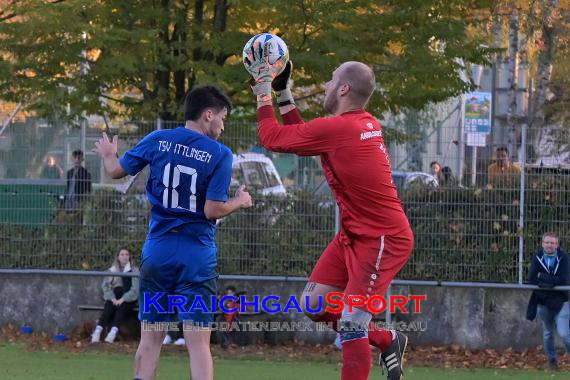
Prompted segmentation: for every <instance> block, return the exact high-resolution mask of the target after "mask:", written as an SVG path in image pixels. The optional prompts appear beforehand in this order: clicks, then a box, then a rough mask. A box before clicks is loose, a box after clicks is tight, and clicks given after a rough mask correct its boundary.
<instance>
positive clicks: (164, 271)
mask: <svg viewBox="0 0 570 380" xmlns="http://www.w3.org/2000/svg"><path fill="white" fill-rule="evenodd" d="M217 279H218V272H217V259H216V247H215V246H214V245H212V246H206V245H204V244H203V243H201V242H200V241H199V240H197V239H196V238H195V237H192V236H189V235H187V234H182V233H177V232H169V233H167V234H165V235H163V236H160V237H158V238H147V240H146V242H145V244H144V247H143V252H142V260H141V268H140V294H139V320H141V321H147V322H172V321H174V318H175V316H176V312H178V311H179V308H178V307H173V308H171V309H172V310H173V313H169V297H168V296H182V297H183V301H182V302H177V303H178V304H180V305H182V309H183V311H180V312H178V320H179V321H180V322H184V321H193V322H197V323H201V324H203V325H205V326H206V325H208V324H209V323H211V322H213V321H214V312H215V310H216V307H215V305H213V304H212V296H214V297H215V296H216V293H217ZM159 293H163V294H162V295H160V296H159ZM172 299H173V297H171V300H172ZM145 300H146V303H147V304H148V305H145ZM151 300H154V302H150V301H151ZM180 300H181V299H180V298H179V297H178V298H177V301H180ZM200 301H201V302H200ZM171 303H172V301H171ZM157 304H158V305H159V307H157V306H156V305H157ZM145 306H148V307H146V309H145ZM192 306H195V307H194V308H192ZM204 306H205V307H204ZM203 309H206V310H203ZM163 310H164V312H163Z"/></svg>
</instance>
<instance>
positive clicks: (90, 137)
mask: <svg viewBox="0 0 570 380" xmlns="http://www.w3.org/2000/svg"><path fill="white" fill-rule="evenodd" d="M456 111H457V110H455V109H454V108H453V107H450V109H449V112H447V113H445V115H444V117H441V118H439V120H432V119H425V118H422V116H421V115H420V114H416V115H413V117H412V116H408V117H407V118H406V119H391V120H387V121H385V123H383V124H386V125H387V129H388V130H391V131H397V132H399V133H400V132H402V133H405V134H407V135H408V136H411V137H412V138H410V139H408V140H407V141H403V142H400V143H396V142H394V141H387V143H388V145H389V148H390V153H391V157H392V167H393V171H394V182H395V184H396V186H397V187H398V191H399V194H400V197H401V199H402V202H403V204H404V207H405V210H406V213H407V215H408V217H409V219H410V222H411V224H412V228H413V229H414V233H415V239H416V243H415V249H414V253H413V256H412V258H411V260H410V263H409V264H408V265H407V266H406V267H405V269H404V270H403V272H402V273H401V274H400V278H402V279H418V280H428V279H430V280H431V279H435V280H448V281H490V282H509V283H514V282H521V281H523V279H524V278H525V276H526V274H525V273H526V272H525V271H526V269H525V268H526V263H527V262H528V261H529V258H530V254H531V253H532V252H533V251H534V250H535V249H536V248H537V247H538V246H539V245H540V236H541V235H542V233H544V232H545V231H547V230H553V231H555V232H557V233H559V234H560V235H561V241H562V243H563V242H564V241H565V239H567V238H568V237H569V236H570V211H569V207H570V206H569V204H570V199H569V194H570V176H569V175H568V174H570V169H569V168H570V166H568V153H567V147H566V146H565V145H564V143H563V142H565V141H569V139H568V138H567V137H568V136H566V139H564V136H565V135H564V130H562V129H556V130H528V131H526V130H521V131H519V132H518V136H517V139H516V140H515V141H526V142H527V143H526V144H525V145H523V144H521V143H519V144H517V143H512V144H505V145H507V147H508V148H509V152H508V153H507V155H506V158H507V159H508V160H507V161H505V165H503V161H502V159H501V157H499V160H500V161H501V162H500V164H499V165H494V166H491V165H493V164H496V162H497V148H498V147H501V146H502V145H503V144H500V143H498V142H497V138H495V137H494V136H493V135H492V134H491V135H489V136H484V137H483V140H484V141H481V136H479V141H478V142H477V143H478V144H479V145H481V144H484V146H479V147H474V146H471V145H468V144H470V143H473V141H471V142H470V141H464V140H463V139H461V138H460V137H461V133H460V132H458V131H459V128H458V124H457V115H454V112H456ZM178 125H179V123H164V122H163V123H156V122H149V123H139V122H133V123H129V124H127V125H122V126H121V128H120V129H118V130H115V129H114V128H113V127H112V126H106V125H104V124H103V125H98V126H97V125H94V124H92V127H90V128H87V131H86V134H85V146H86V152H85V162H84V163H83V166H84V167H85V168H86V169H87V170H88V171H89V173H90V175H91V182H92V191H91V193H89V194H88V195H85V196H84V197H83V198H82V200H81V201H80V202H79V203H78V205H77V207H76V208H74V209H72V210H70V209H67V210H66V208H65V207H64V202H63V199H64V196H65V194H66V191H67V188H66V186H67V185H66V180H65V176H66V172H67V171H68V170H70V169H71V168H72V166H73V162H72V159H71V153H72V152H73V151H74V150H75V149H78V148H79V147H80V146H81V136H80V131H79V130H77V129H70V128H66V127H64V126H59V125H52V124H48V123H42V122H39V121H37V120H33V119H28V120H27V121H25V122H18V123H14V124H11V125H10V126H9V127H8V128H7V129H6V130H5V131H4V133H3V134H2V135H1V136H0V223H1V224H0V232H1V233H0V268H52V269H84V270H97V269H106V268H107V267H109V266H110V263H111V261H112V257H113V255H114V254H115V253H116V252H117V251H118V250H119V249H120V248H121V247H126V248H129V249H130V250H131V251H132V252H134V253H139V252H140V250H141V247H142V244H143V242H144V238H145V234H146V229H147V225H148V215H149V209H148V206H147V204H146V201H145V197H144V185H145V179H146V178H145V177H146V173H141V174H140V175H139V176H137V177H135V178H132V177H128V178H126V179H124V180H122V181H114V180H111V179H109V178H108V177H106V176H105V173H104V170H103V168H102V165H101V162H100V160H99V159H98V157H97V156H96V155H94V154H93V153H92V152H91V151H90V150H91V149H92V147H93V144H94V142H95V141H96V139H98V138H99V136H100V134H101V131H102V130H105V129H108V128H109V127H110V128H111V129H110V131H111V133H116V132H117V131H120V133H119V134H120V140H121V143H120V150H121V151H124V150H125V149H128V148H129V147H131V146H133V145H134V144H136V142H137V141H139V140H140V138H142V137H143V136H145V135H146V134H147V133H149V132H150V131H152V130H155V129H157V128H173V127H176V126H178ZM221 142H222V143H224V144H226V145H228V146H230V148H232V150H233V151H234V152H235V154H236V155H235V157H234V172H233V176H234V179H233V180H232V190H233V188H235V187H237V185H238V183H245V184H246V186H247V188H248V189H249V190H250V191H252V193H253V197H254V200H255V206H254V207H253V208H252V209H249V210H245V211H242V212H240V213H237V214H235V215H231V216H229V217H227V218H224V219H223V220H221V221H219V225H218V233H217V237H218V247H219V266H220V272H221V273H222V274H236V275H237V274H247V275H291V276H306V275H308V274H309V273H310V270H311V268H312V267H313V265H314V263H315V261H316V260H317V259H318V257H319V255H320V253H321V252H322V250H323V249H324V248H325V247H326V245H327V243H328V241H329V240H330V239H331V238H332V237H333V235H334V233H335V206H334V200H333V198H332V195H331V193H330V190H329V189H328V186H327V185H326V183H325V182H324V177H323V173H322V170H321V167H320V161H319V159H318V157H297V156H294V155H289V154H275V153H271V152H267V151H265V150H264V149H262V148H261V147H259V145H258V142H257V137H256V124H255V123H244V122H235V121H232V122H228V123H227V125H226V129H225V132H224V135H223V136H222V138H221ZM465 143H467V144H465ZM546 148H548V150H549V151H548V152H546V150H547V149H546ZM500 152H504V151H503V150H501V151H500ZM501 154H502V153H501ZM434 161H437V162H438V163H439V167H440V169H442V170H441V171H440V172H438V173H435V172H434V173H432V169H431V167H432V165H431V164H432V162H434ZM433 166H437V165H433ZM490 166H491V168H490Z"/></svg>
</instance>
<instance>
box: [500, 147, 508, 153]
mask: <svg viewBox="0 0 570 380" xmlns="http://www.w3.org/2000/svg"><path fill="white" fill-rule="evenodd" d="M499 152H505V153H506V154H509V148H507V147H506V146H500V147H498V148H497V153H499Z"/></svg>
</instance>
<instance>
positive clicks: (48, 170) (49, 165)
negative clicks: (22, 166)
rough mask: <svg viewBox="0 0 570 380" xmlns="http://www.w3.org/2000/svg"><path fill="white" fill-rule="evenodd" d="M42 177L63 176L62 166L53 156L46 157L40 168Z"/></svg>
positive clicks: (59, 177) (53, 177)
mask: <svg viewBox="0 0 570 380" xmlns="http://www.w3.org/2000/svg"><path fill="white" fill-rule="evenodd" d="M41 177H42V178H45V179H61V177H63V168H62V167H61V166H60V165H59V164H58V163H57V160H56V159H55V157H54V156H52V155H48V156H47V157H46V165H45V166H44V168H43V169H42V174H41Z"/></svg>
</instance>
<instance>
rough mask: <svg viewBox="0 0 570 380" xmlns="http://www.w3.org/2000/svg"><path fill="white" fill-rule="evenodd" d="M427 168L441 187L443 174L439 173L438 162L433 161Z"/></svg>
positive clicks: (439, 166)
mask: <svg viewBox="0 0 570 380" xmlns="http://www.w3.org/2000/svg"><path fill="white" fill-rule="evenodd" d="M429 168H430V170H431V174H432V175H433V176H434V177H435V178H436V179H437V183H438V184H439V185H441V183H442V182H443V174H442V173H441V168H442V166H441V164H440V163H439V162H438V161H433V162H432V163H431V164H429Z"/></svg>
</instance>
